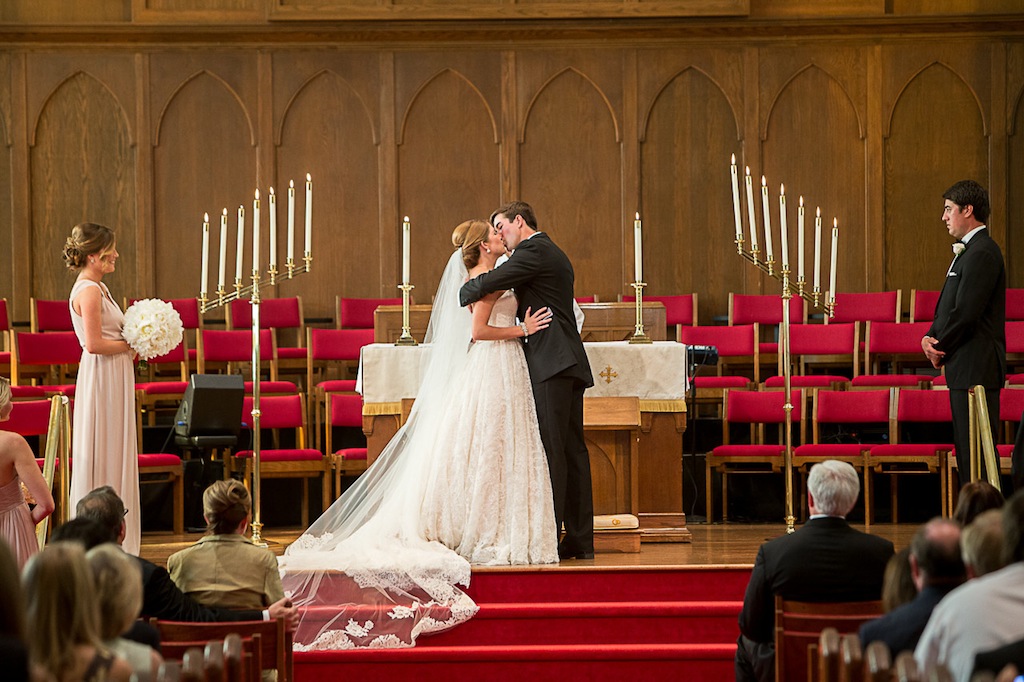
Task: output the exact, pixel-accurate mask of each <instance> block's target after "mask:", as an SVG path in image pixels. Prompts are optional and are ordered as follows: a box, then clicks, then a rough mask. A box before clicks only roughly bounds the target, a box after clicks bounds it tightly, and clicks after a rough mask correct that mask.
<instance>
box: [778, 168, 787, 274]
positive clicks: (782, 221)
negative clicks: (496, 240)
mask: <svg viewBox="0 0 1024 682" xmlns="http://www.w3.org/2000/svg"><path fill="white" fill-rule="evenodd" d="M779 225H780V226H781V230H782V267H783V268H785V269H786V270H789V228H788V227H787V226H786V186H785V185H779Z"/></svg>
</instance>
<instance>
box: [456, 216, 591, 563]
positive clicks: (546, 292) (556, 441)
mask: <svg viewBox="0 0 1024 682" xmlns="http://www.w3.org/2000/svg"><path fill="white" fill-rule="evenodd" d="M574 279H575V275H574V274H573V269H572V263H570V262H569V258H568V257H567V256H566V255H565V253H563V252H562V250H561V249H559V248H558V247H557V246H556V245H555V243H554V242H552V241H551V238H550V237H548V236H547V235H546V234H544V233H543V232H538V233H536V234H534V235H533V236H532V237H530V238H529V239H524V240H523V241H521V242H519V244H518V245H517V246H516V250H515V252H514V253H513V254H512V255H511V256H510V257H509V259H508V261H506V262H505V263H503V264H502V265H500V266H499V267H497V268H495V269H494V270H492V271H491V272H488V273H484V274H482V275H480V276H479V277H476V278H474V279H471V280H470V281H469V282H467V283H466V284H465V285H463V287H462V290H461V291H460V292H459V300H460V302H461V304H462V305H469V304H470V303H473V302H475V301H478V300H480V299H481V298H482V297H484V296H486V295H487V294H490V293H493V292H495V291H502V290H505V289H514V290H515V293H516V297H517V298H518V299H519V318H520V319H524V318H525V317H526V310H527V308H530V309H532V310H533V311H534V312H536V311H537V310H538V309H539V308H543V307H545V306H546V307H548V308H550V309H551V312H552V315H553V317H552V319H551V325H550V326H549V327H548V328H547V329H543V330H541V331H539V332H537V333H535V334H532V335H531V336H530V337H529V338H527V339H526V343H525V344H524V346H525V349H526V362H527V365H528V366H529V369H530V380H531V382H532V384H533V394H534V399H535V400H536V403H537V419H538V421H539V423H540V435H541V440H542V441H543V442H544V450H545V453H546V454H547V458H548V469H549V471H550V474H551V487H552V494H553V497H554V503H555V522H556V523H557V524H558V526H559V527H560V526H561V525H562V522H563V521H564V522H565V539H564V540H563V542H562V546H561V547H560V553H561V554H563V555H566V556H569V555H579V554H590V553H593V551H594V502H593V493H592V490H591V483H590V455H589V453H588V452H587V446H586V444H585V443H584V441H583V391H584V389H586V388H588V387H590V386H593V385H594V379H593V376H592V375H591V373H590V363H589V361H588V360H587V354H586V351H585V350H584V349H583V342H582V340H581V339H580V335H579V332H578V331H577V329H576V320H575V317H574V315H573V308H572V303H573V283H574Z"/></svg>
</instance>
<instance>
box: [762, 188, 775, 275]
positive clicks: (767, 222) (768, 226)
mask: <svg viewBox="0 0 1024 682" xmlns="http://www.w3.org/2000/svg"><path fill="white" fill-rule="evenodd" d="M761 209H762V212H763V213H764V248H765V260H775V258H774V257H773V256H774V255H773V254H772V216H771V207H770V206H769V205H768V180H766V179H765V177H764V176H763V175H762V176H761Z"/></svg>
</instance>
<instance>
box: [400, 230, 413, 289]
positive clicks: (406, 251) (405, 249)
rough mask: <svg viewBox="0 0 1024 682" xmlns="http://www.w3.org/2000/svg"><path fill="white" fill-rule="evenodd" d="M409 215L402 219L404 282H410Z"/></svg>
mask: <svg viewBox="0 0 1024 682" xmlns="http://www.w3.org/2000/svg"><path fill="white" fill-rule="evenodd" d="M411 236H412V234H411V227H410V225H409V216H405V220H403V221H402V284H406V285H407V284H409V247H410V241H411Z"/></svg>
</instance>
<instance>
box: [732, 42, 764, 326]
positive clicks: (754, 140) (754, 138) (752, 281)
mask: <svg viewBox="0 0 1024 682" xmlns="http://www.w3.org/2000/svg"><path fill="white" fill-rule="evenodd" d="M760 71H761V56H760V50H759V48H758V47H756V46H753V45H751V46H748V47H745V48H744V49H743V93H744V97H743V105H744V106H743V117H742V118H741V119H740V121H741V127H742V130H743V162H742V164H739V163H738V165H739V166H740V168H742V170H740V173H741V174H742V173H745V172H746V168H748V167H749V168H750V173H751V175H754V176H757V177H760V176H761V173H760V172H759V169H760V168H761V164H762V159H763V158H764V157H763V156H762V154H761V151H762V150H761V142H762V140H761V126H760V124H759V121H760V120H761V114H760V111H761V107H762V104H761V98H760V97H758V95H757V93H758V91H759V89H760ZM739 158H740V157H739V155H737V157H736V159H737V162H738V161H739ZM754 201H755V202H757V197H756V196H755V197H754ZM754 214H755V217H757V211H756V209H755V211H754ZM757 226H758V228H759V229H758V234H760V235H763V234H764V226H763V224H762V223H761V219H760V218H758V219H757ZM749 231H750V230H749V225H748V229H747V232H748V235H747V239H748V242H747V244H746V247H745V248H746V249H748V250H749V249H750V242H749V239H750V236H749ZM739 270H741V271H742V273H743V274H742V277H743V288H742V289H739V290H736V291H735V292H734V293H740V294H744V293H745V294H760V293H772V294H774V293H775V292H776V291H777V286H776V285H775V284H774V283H773V282H771V281H770V280H769V281H766V278H765V276H764V275H762V274H761V272H760V270H758V269H756V268H754V266H753V265H746V264H740V265H739ZM728 313H729V310H728V308H726V309H725V310H722V309H719V311H718V315H720V316H727V315H728Z"/></svg>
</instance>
